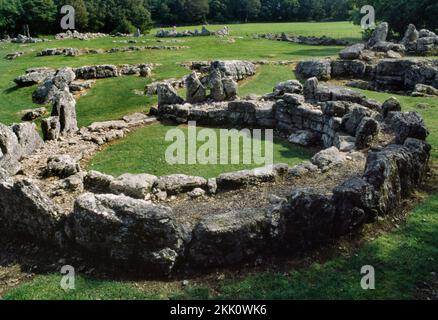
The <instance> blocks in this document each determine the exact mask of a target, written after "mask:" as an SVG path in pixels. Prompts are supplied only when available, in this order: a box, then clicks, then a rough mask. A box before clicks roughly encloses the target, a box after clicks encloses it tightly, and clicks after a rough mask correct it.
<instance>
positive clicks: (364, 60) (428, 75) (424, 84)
mask: <svg viewBox="0 0 438 320" xmlns="http://www.w3.org/2000/svg"><path fill="white" fill-rule="evenodd" d="M387 32H388V25H387V24H386V23H382V24H381V25H380V26H379V27H378V28H377V29H376V30H375V31H374V33H373V36H372V37H371V39H370V40H369V41H368V43H366V44H361V43H360V44H355V45H352V46H349V47H347V48H345V49H344V50H342V51H341V52H340V53H339V59H337V60H331V59H323V60H313V61H302V62H300V63H299V64H298V65H297V67H296V70H295V72H296V75H297V77H298V78H299V79H301V80H305V79H308V78H311V77H316V78H318V79H319V80H324V81H328V80H331V79H355V81H351V82H349V83H348V85H349V86H352V87H358V88H361V89H366V90H376V91H390V92H402V93H407V94H410V95H412V96H436V95H437V94H438V60H437V59H433V58H409V57H407V58H406V57H403V55H404V54H407V53H414V54H424V53H425V51H424V50H423V49H422V48H423V42H422V41H423V40H422V39H431V38H433V36H432V35H431V34H432V33H430V32H426V31H425V30H422V32H415V27H413V26H412V25H411V26H410V27H409V28H408V31H407V32H406V36H405V38H404V40H403V41H402V42H403V43H404V44H397V43H393V42H387V41H386V36H387ZM417 33H418V37H416V36H410V34H415V35H416V34H417ZM420 35H421V36H423V37H420ZM426 35H429V37H425V36H426ZM415 39H416V40H415ZM436 39H438V38H436ZM427 41H429V40H427ZM434 41H435V40H434ZM408 42H409V43H410V45H409V46H408V47H409V48H411V49H412V48H413V47H414V44H415V45H416V48H420V49H416V51H412V50H411V49H410V50H406V46H405V45H406V44H407V43H408ZM433 48H434V47H433V46H430V47H429V49H430V50H429V49H428V50H427V52H429V53H431V52H433V50H435V49H433Z"/></svg>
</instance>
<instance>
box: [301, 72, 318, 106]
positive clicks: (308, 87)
mask: <svg viewBox="0 0 438 320" xmlns="http://www.w3.org/2000/svg"><path fill="white" fill-rule="evenodd" d="M317 89H318V79H317V78H315V77H312V78H310V79H308V80H307V81H306V82H305V83H304V88H303V92H304V97H305V98H306V100H315V99H316V91H317Z"/></svg>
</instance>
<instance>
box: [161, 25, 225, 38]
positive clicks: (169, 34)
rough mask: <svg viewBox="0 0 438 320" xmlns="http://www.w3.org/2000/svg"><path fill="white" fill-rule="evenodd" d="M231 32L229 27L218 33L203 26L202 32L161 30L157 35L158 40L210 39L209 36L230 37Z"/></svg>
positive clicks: (174, 29)
mask: <svg viewBox="0 0 438 320" xmlns="http://www.w3.org/2000/svg"><path fill="white" fill-rule="evenodd" d="M229 34H230V30H229V28H228V27H227V26H224V27H223V28H222V29H220V30H218V31H209V30H208V29H207V27H206V26H202V29H201V31H199V30H198V29H195V30H194V31H189V30H185V31H177V30H176V28H175V27H174V28H172V29H171V30H164V29H161V30H159V31H158V32H157V33H156V35H155V36H156V37H157V38H180V37H208V36H228V35H229Z"/></svg>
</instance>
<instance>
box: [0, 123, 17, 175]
mask: <svg viewBox="0 0 438 320" xmlns="http://www.w3.org/2000/svg"><path fill="white" fill-rule="evenodd" d="M22 156H23V149H22V147H21V145H20V143H19V141H18V138H17V136H16V135H15V134H14V132H13V131H12V129H11V128H9V127H8V126H5V125H4V124H2V123H0V167H1V168H3V169H4V170H6V172H7V173H8V174H10V175H14V174H16V173H17V172H18V171H19V170H20V168H21V166H20V164H19V162H18V160H20V159H21V158H22Z"/></svg>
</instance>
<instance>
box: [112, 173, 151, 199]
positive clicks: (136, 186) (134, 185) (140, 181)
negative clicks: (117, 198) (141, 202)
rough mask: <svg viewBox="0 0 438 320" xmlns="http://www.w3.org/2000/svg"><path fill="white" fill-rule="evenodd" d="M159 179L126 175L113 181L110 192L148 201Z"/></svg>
mask: <svg viewBox="0 0 438 320" xmlns="http://www.w3.org/2000/svg"><path fill="white" fill-rule="evenodd" d="M156 182H157V177H156V176H153V175H150V174H130V173H127V174H124V175H121V176H120V177H118V178H116V179H114V180H112V181H111V182H110V185H109V190H110V191H111V193H113V194H124V195H126V196H128V197H132V198H136V199H146V198H147V197H148V196H150V193H151V191H152V187H153V186H154V184H155V183H156Z"/></svg>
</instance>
